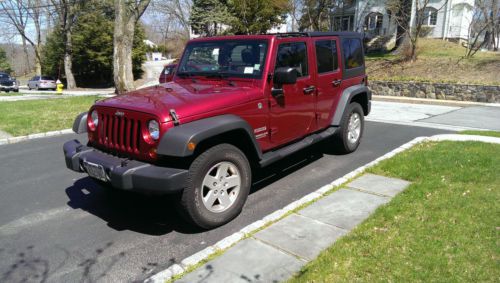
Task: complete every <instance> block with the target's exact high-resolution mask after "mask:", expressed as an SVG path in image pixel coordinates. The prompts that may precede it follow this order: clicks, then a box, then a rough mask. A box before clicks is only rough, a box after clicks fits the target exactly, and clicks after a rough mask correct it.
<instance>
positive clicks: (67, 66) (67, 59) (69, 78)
mask: <svg viewBox="0 0 500 283" xmlns="http://www.w3.org/2000/svg"><path fill="white" fill-rule="evenodd" d="M65 41H66V44H65V46H66V48H65V50H64V74H65V75H66V85H67V86H66V87H67V88H68V89H74V88H76V81H75V76H74V75H73V70H72V69H73V62H72V60H73V55H72V53H73V43H72V39H71V31H70V30H67V31H66V32H65Z"/></svg>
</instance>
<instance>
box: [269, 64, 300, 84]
mask: <svg viewBox="0 0 500 283" xmlns="http://www.w3.org/2000/svg"><path fill="white" fill-rule="evenodd" d="M273 81H274V83H275V84H277V85H282V84H294V83H296V82H297V70H295V69H294V68H290V67H282V68H277V69H276V71H274V77H273Z"/></svg>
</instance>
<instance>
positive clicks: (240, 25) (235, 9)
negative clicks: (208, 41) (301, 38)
mask: <svg viewBox="0 0 500 283" xmlns="http://www.w3.org/2000/svg"><path fill="white" fill-rule="evenodd" d="M228 4H229V7H230V11H231V13H232V14H233V19H234V21H233V22H231V29H230V32H231V33H235V34H260V33H266V32H267V31H268V30H269V29H270V28H272V27H275V26H277V25H279V24H283V23H285V22H286V13H287V12H288V10H289V1H288V0H274V1H269V0H231V1H229V3H228Z"/></svg>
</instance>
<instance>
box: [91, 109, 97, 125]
mask: <svg viewBox="0 0 500 283" xmlns="http://www.w3.org/2000/svg"><path fill="white" fill-rule="evenodd" d="M90 118H92V123H93V124H94V127H97V125H98V124H99V114H98V113H97V110H94V111H92V113H91V114H90Z"/></svg>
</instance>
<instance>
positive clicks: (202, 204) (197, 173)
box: [179, 144, 252, 229]
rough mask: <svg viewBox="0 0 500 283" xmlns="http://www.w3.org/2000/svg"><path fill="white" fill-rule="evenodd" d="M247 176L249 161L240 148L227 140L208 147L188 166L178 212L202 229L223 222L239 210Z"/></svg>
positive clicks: (248, 189) (248, 178)
mask: <svg viewBox="0 0 500 283" xmlns="http://www.w3.org/2000/svg"><path fill="white" fill-rule="evenodd" d="M251 179H252V176H251V169H250V164H249V162H248V159H247V158H246V156H245V154H244V153H243V152H241V150H239V149H238V148H237V147H235V146H233V145H230V144H220V145H216V146H214V147H211V148H209V149H208V150H206V151H205V152H203V153H202V154H200V155H199V156H198V157H197V158H196V159H195V160H194V161H193V163H192V164H191V166H190V167H189V175H188V180H187V186H186V188H185V189H184V191H183V192H182V195H181V200H180V203H179V206H180V212H181V213H182V214H183V215H184V216H185V218H186V219H187V220H188V221H190V222H192V223H193V224H195V225H196V226H198V227H201V228H204V229H210V228H214V227H217V226H220V225H223V224H225V223H227V222H229V221H230V220H232V219H233V218H235V217H236V216H238V214H240V212H241V210H242V208H243V205H244V204H245V201H246V199H247V197H248V193H249V191H250V186H251Z"/></svg>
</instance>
